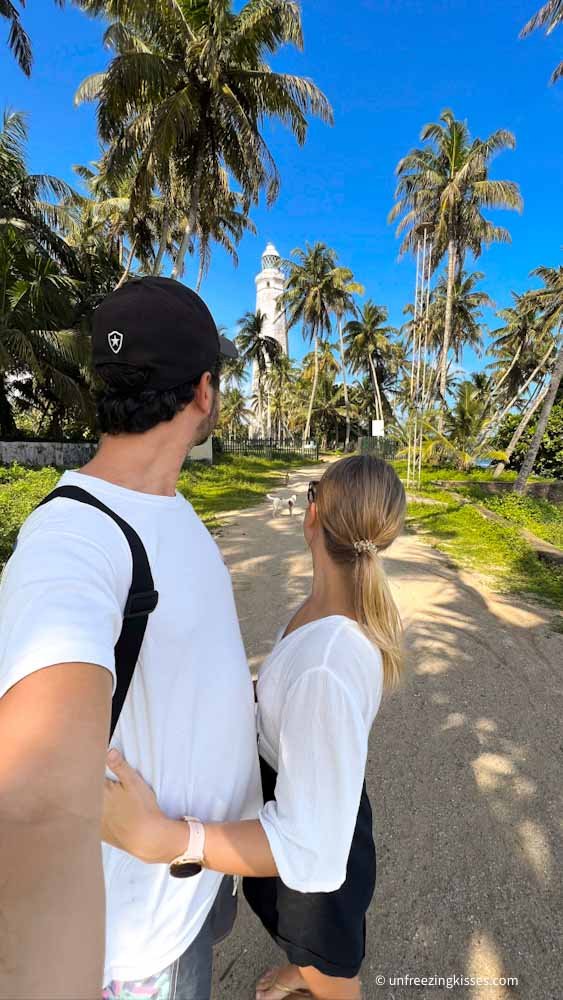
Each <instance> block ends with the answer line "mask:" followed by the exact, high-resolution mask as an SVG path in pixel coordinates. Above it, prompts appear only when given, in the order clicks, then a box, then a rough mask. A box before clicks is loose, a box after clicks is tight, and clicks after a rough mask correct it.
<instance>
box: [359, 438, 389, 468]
mask: <svg viewBox="0 0 563 1000" xmlns="http://www.w3.org/2000/svg"><path fill="white" fill-rule="evenodd" d="M358 451H359V453H360V455H375V456H376V457H377V458H384V459H385V460H386V461H388V462H392V461H393V459H394V458H396V457H397V452H398V451H399V444H398V442H397V441H393V440H392V439H391V438H386V437H360V438H358Z"/></svg>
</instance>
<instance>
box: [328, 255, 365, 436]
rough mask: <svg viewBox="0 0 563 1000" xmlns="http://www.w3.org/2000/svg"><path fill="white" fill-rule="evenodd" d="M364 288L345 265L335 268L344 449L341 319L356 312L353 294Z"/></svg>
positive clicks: (347, 404) (344, 380)
mask: <svg viewBox="0 0 563 1000" xmlns="http://www.w3.org/2000/svg"><path fill="white" fill-rule="evenodd" d="M364 292H365V288H364V286H363V285H360V284H359V283H358V282H357V281H354V275H353V273H352V271H351V270H350V269H349V268H347V267H339V268H336V270H335V274H334V288H333V305H332V309H333V312H334V315H335V316H336V324H337V327H338V341H339V346H340V370H341V372H342V387H343V391H344V406H345V408H346V437H345V441H344V451H349V449H350V427H351V422H350V399H349V396H348V379H347V375H346V350H345V347H344V336H343V333H342V320H343V318H344V316H345V315H346V314H347V313H352V314H353V315H355V314H356V304H355V302H354V295H363V294H364Z"/></svg>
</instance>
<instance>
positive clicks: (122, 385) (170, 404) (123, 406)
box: [97, 359, 221, 434]
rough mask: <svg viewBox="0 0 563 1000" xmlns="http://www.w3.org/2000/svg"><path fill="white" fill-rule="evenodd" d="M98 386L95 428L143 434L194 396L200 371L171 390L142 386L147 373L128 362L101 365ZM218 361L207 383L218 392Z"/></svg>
mask: <svg viewBox="0 0 563 1000" xmlns="http://www.w3.org/2000/svg"><path fill="white" fill-rule="evenodd" d="M97 372H98V374H99V376H100V378H101V379H102V386H101V388H100V389H99V391H98V393H97V415H98V428H99V430H100V431H101V433H102V434H143V433H144V431H150V430H151V428H152V427H156V426H157V425H158V424H161V423H163V422H165V421H168V420H172V419H173V418H174V417H175V416H176V414H177V413H179V412H180V411H181V410H183V409H185V407H186V406H189V404H190V403H191V402H192V400H193V398H194V396H195V390H196V387H197V386H198V385H199V383H200V381H201V379H202V377H203V375H204V372H202V373H201V375H199V376H198V377H197V378H195V379H193V380H192V381H190V382H184V383H183V385H178V386H176V387H175V388H174V389H165V390H161V391H159V390H155V389H144V388H143V386H145V385H146V383H147V381H148V379H149V376H150V372H149V369H147V368H133V367H132V366H131V365H119V364H111V365H102V366H100V367H99V368H98V369H97ZM220 373H221V360H220V359H219V360H218V361H217V364H216V365H215V368H214V369H213V371H212V372H211V384H212V386H213V388H214V389H215V390H216V391H218V390H219V385H220Z"/></svg>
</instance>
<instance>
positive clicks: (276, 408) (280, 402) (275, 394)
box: [267, 351, 297, 441]
mask: <svg viewBox="0 0 563 1000" xmlns="http://www.w3.org/2000/svg"><path fill="white" fill-rule="evenodd" d="M296 379H297V373H296V369H295V365H294V364H293V362H292V361H291V360H290V359H289V358H288V356H287V354H284V353H283V351H280V352H279V353H278V354H277V356H276V357H275V358H273V359H272V361H271V363H270V367H269V370H268V375H267V393H268V399H269V401H270V407H271V416H272V423H273V426H274V428H275V433H276V437H277V439H278V441H282V440H285V434H286V431H287V429H288V427H289V415H290V411H291V408H292V406H293V405H294V390H295V382H296Z"/></svg>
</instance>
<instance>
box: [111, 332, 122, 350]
mask: <svg viewBox="0 0 563 1000" xmlns="http://www.w3.org/2000/svg"><path fill="white" fill-rule="evenodd" d="M108 344H109V346H110V348H111V350H112V351H113V353H114V354H119V352H120V350H121V348H122V347H123V334H122V333H120V332H119V330H112V331H111V333H108Z"/></svg>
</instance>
